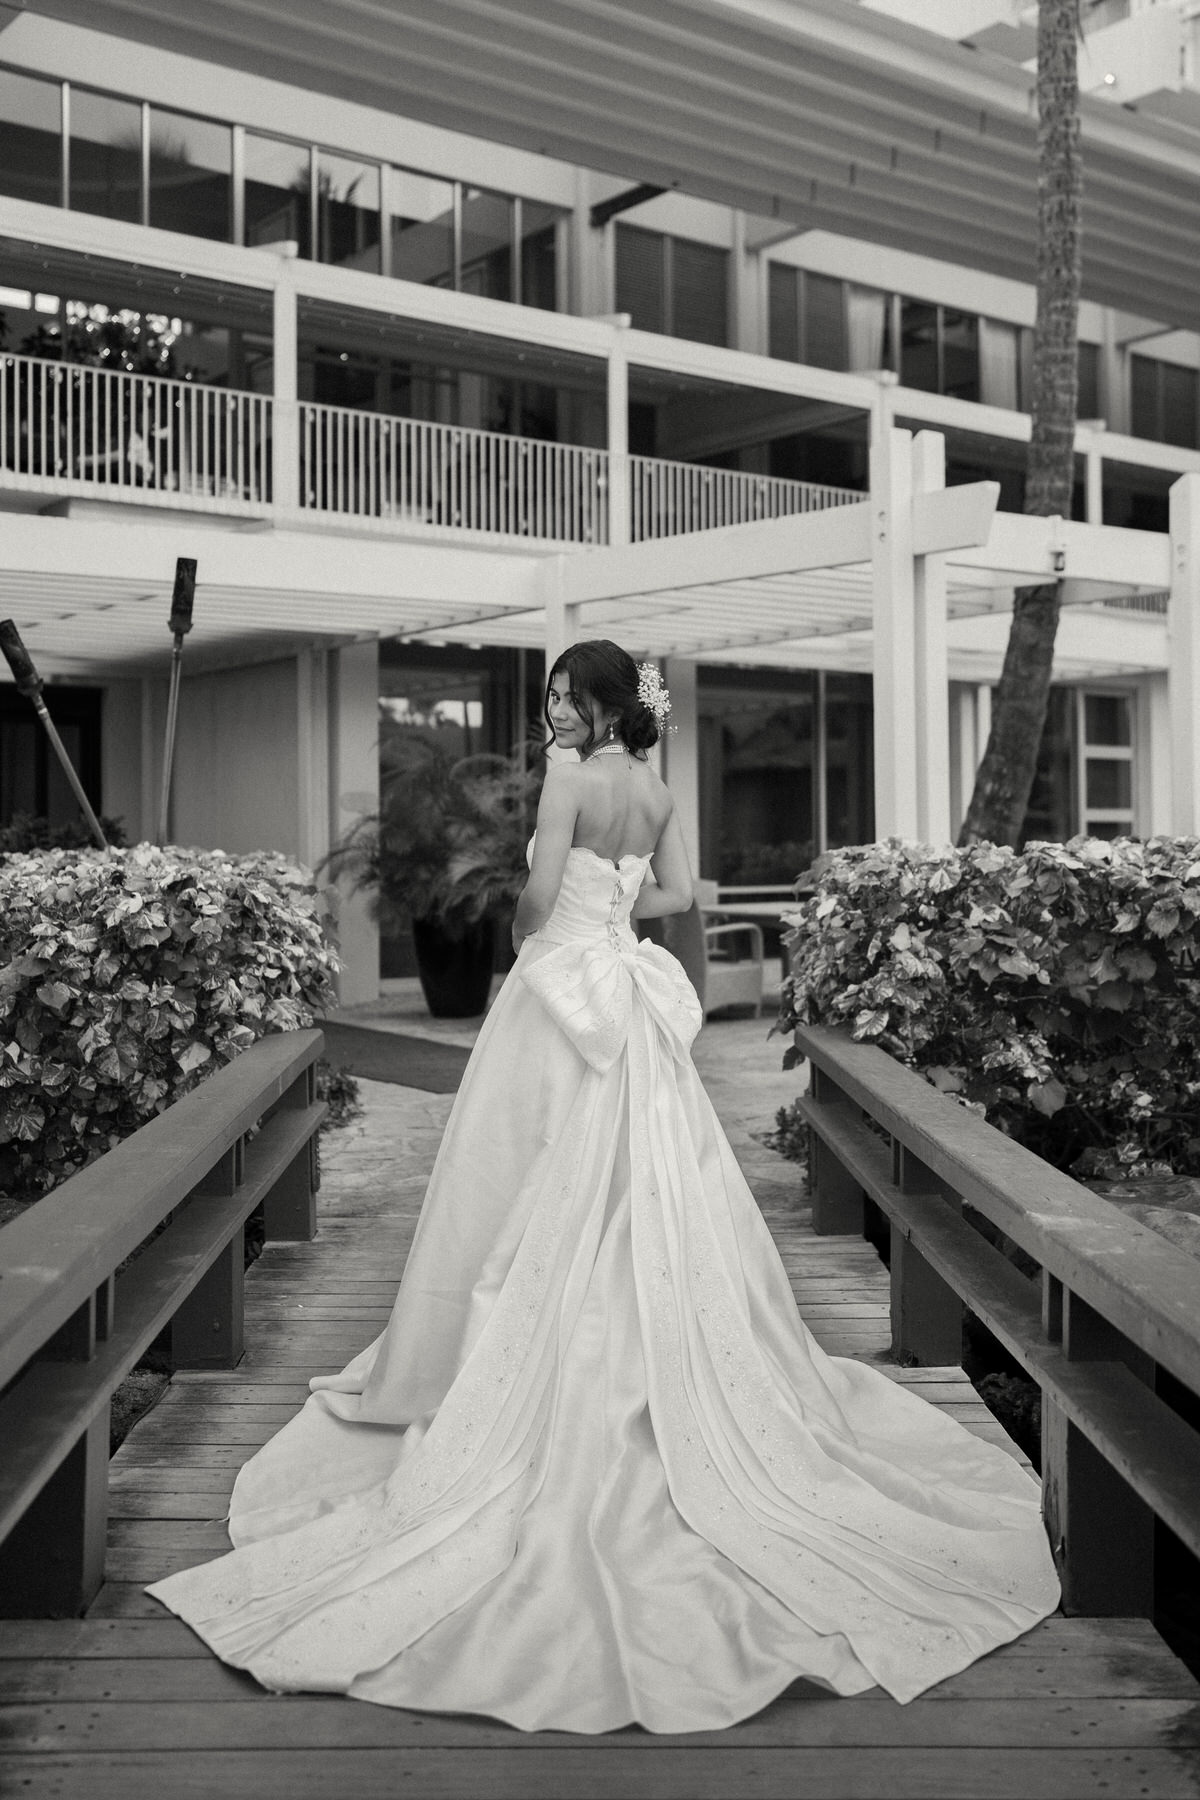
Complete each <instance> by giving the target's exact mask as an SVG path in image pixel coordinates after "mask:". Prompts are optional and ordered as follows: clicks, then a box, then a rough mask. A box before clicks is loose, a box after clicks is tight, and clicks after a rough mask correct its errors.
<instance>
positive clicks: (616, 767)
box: [571, 751, 675, 863]
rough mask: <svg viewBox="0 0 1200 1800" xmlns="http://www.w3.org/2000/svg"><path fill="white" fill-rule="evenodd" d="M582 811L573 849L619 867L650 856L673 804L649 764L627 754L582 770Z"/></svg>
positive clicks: (599, 758)
mask: <svg viewBox="0 0 1200 1800" xmlns="http://www.w3.org/2000/svg"><path fill="white" fill-rule="evenodd" d="M579 773H580V779H579V788H580V790H581V792H580V806H579V813H578V816H577V818H576V820H575V832H574V836H573V838H572V840H571V847H572V849H576V850H590V851H591V852H592V854H593V856H599V857H602V858H603V859H604V860H605V861H606V862H612V863H618V862H620V860H621V858H622V857H623V856H651V855H653V853H654V850H655V848H656V847H657V845H658V841H659V839H660V838H661V836H662V834H663V829H664V827H665V826H666V823H667V821H668V819H669V818H670V817H671V813H672V811H673V810H674V804H675V803H674V801H673V800H672V799H671V795H670V792H669V790H668V788H667V786H666V783H665V782H664V781H662V780H661V779H660V777H659V776H658V775H656V774H655V772H654V770H653V769H652V768H651V767H650V765H649V764H648V763H645V762H642V761H640V760H639V759H638V758H637V757H635V756H631V755H630V754H629V753H628V752H626V753H625V754H624V755H622V756H614V755H612V754H610V753H609V752H607V751H606V752H605V753H604V754H603V755H601V756H593V757H591V758H589V760H588V761H587V762H586V763H585V764H584V765H583V767H582V768H581V770H580V772H579Z"/></svg>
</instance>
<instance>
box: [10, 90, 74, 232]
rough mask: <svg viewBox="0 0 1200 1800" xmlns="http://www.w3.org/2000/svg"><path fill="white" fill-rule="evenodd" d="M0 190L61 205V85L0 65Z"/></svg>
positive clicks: (19, 198)
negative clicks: (3, 67) (2, 67)
mask: <svg viewBox="0 0 1200 1800" xmlns="http://www.w3.org/2000/svg"><path fill="white" fill-rule="evenodd" d="M0 194H11V195H12V197H13V199H14V200H38V201H40V202H41V204H42V205H43V206H61V205H62V90H61V88H60V86H59V84H58V82H57V81H38V80H37V79H36V78H35V77H33V76H30V75H16V74H14V73H13V71H12V70H11V69H0Z"/></svg>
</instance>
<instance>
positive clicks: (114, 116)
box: [71, 87, 142, 224]
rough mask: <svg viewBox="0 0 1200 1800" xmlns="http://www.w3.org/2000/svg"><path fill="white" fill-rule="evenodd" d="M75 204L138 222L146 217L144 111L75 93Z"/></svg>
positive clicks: (83, 92)
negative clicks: (143, 170)
mask: <svg viewBox="0 0 1200 1800" xmlns="http://www.w3.org/2000/svg"><path fill="white" fill-rule="evenodd" d="M71 205H72V206H73V207H74V208H75V209H76V210H77V211H78V212H86V213H99V214H100V215H101V217H102V218H105V219H124V220H126V221H127V222H128V223H130V224H137V223H139V221H140V220H141V216H142V109H141V107H140V106H138V105H137V104H136V103H135V102H134V101H132V100H113V99H110V98H109V96H108V95H107V94H93V93H92V92H91V91H90V90H89V89H88V88H79V87H72V89H71Z"/></svg>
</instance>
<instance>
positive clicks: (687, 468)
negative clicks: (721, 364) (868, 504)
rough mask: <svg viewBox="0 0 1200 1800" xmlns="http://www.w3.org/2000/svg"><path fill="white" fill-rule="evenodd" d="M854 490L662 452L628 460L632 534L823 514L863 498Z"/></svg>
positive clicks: (640, 537)
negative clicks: (676, 459) (685, 459)
mask: <svg viewBox="0 0 1200 1800" xmlns="http://www.w3.org/2000/svg"><path fill="white" fill-rule="evenodd" d="M863 497H864V496H863V495H862V494H861V493H859V492H857V490H855V489H853V488H838V487H826V486H823V485H821V484H820V483H818V482H813V481H786V480H784V479H783V478H782V477H780V476H775V475H747V474H744V473H743V472H742V471H741V470H739V469H708V468H705V467H703V465H701V464H699V463H682V462H667V461H665V460H664V459H663V458H662V457H658V456H631V457H630V459H629V499H630V514H631V516H630V536H631V537H632V539H633V542H634V543H635V544H640V543H641V542H643V540H644V539H646V538H660V537H674V536H675V535H676V533H677V532H681V531H711V530H713V529H714V527H716V526H718V525H749V524H751V523H752V522H753V521H754V520H757V519H782V518H787V517H790V516H791V515H792V514H794V513H808V512H823V511H824V510H825V509H826V507H829V506H846V505H848V504H850V503H852V502H853V501H856V500H862V499H863Z"/></svg>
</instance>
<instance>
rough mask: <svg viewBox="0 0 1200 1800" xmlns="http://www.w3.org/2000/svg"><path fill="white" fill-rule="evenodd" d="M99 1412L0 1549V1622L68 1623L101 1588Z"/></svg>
mask: <svg viewBox="0 0 1200 1800" xmlns="http://www.w3.org/2000/svg"><path fill="white" fill-rule="evenodd" d="M108 1426H109V1406H108V1402H107V1401H105V1403H104V1405H103V1406H102V1407H101V1408H100V1409H99V1411H98V1412H97V1413H96V1416H95V1418H94V1419H93V1420H92V1422H91V1424H90V1425H89V1426H88V1427H87V1429H86V1431H85V1432H84V1433H83V1435H82V1436H81V1437H79V1438H77V1439H76V1441H75V1443H74V1445H73V1446H72V1448H71V1449H70V1450H69V1451H68V1452H67V1454H66V1456H65V1457H64V1459H63V1461H62V1462H61V1463H60V1464H59V1465H58V1468H57V1469H56V1470H55V1471H54V1474H53V1475H52V1476H51V1477H50V1479H49V1481H48V1482H47V1483H46V1485H45V1487H44V1488H43V1489H42V1491H41V1493H40V1494H39V1495H38V1497H37V1499H36V1500H35V1501H34V1502H33V1504H32V1505H31V1506H30V1507H28V1508H27V1509H26V1511H25V1512H24V1513H23V1515H22V1516H21V1518H20V1520H19V1521H18V1523H17V1524H16V1526H15V1527H14V1528H13V1530H12V1531H10V1532H9V1534H8V1536H7V1537H6V1538H5V1539H4V1541H3V1543H2V1544H0V1618H5V1619H72V1618H76V1617H78V1615H79V1614H80V1613H82V1612H83V1611H84V1609H85V1607H87V1606H89V1605H90V1604H91V1602H92V1601H93V1600H94V1599H95V1597H96V1595H97V1594H98V1593H99V1591H100V1584H101V1582H102V1581H103V1580H104V1551H105V1544H106V1541H107V1538H108Z"/></svg>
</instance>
